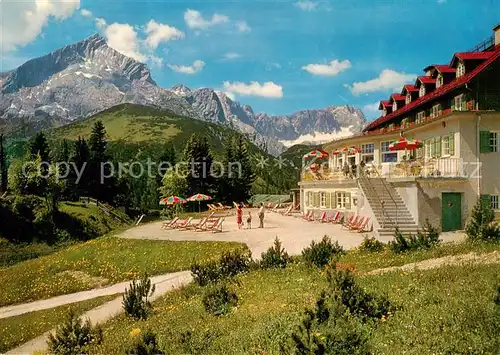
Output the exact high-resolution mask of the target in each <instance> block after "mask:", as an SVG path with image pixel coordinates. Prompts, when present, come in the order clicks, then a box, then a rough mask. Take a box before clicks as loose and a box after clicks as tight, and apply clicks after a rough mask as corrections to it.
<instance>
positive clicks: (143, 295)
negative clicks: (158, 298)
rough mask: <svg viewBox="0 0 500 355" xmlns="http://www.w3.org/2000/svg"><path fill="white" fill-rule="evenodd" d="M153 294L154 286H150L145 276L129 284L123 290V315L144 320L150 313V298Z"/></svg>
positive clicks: (149, 281) (149, 280)
mask: <svg viewBox="0 0 500 355" xmlns="http://www.w3.org/2000/svg"><path fill="white" fill-rule="evenodd" d="M154 292H155V286H154V285H152V284H151V279H150V278H149V277H148V275H147V274H144V276H143V278H142V279H140V280H138V281H136V280H133V281H132V282H131V283H130V288H129V289H125V294H124V295H123V301H122V304H123V309H124V310H125V313H126V314H127V315H129V316H131V317H134V318H135V319H146V318H147V316H148V314H149V312H150V311H151V302H149V300H148V297H151V296H152V295H153V293H154Z"/></svg>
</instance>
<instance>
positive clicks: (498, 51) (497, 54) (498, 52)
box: [363, 45, 500, 132]
mask: <svg viewBox="0 0 500 355" xmlns="http://www.w3.org/2000/svg"><path fill="white" fill-rule="evenodd" d="M488 53H491V54H489V58H488V60H486V61H484V62H483V63H481V64H479V65H478V66H477V67H476V68H475V69H474V70H472V71H470V72H469V73H466V74H465V75H462V76H461V77H459V78H457V79H455V80H453V81H452V82H450V83H448V84H445V85H443V86H441V87H439V88H438V89H436V90H434V91H433V92H431V93H429V94H427V95H425V96H422V97H419V98H418V99H416V100H415V101H412V102H410V103H409V104H408V105H405V106H403V107H401V108H400V109H399V110H397V111H395V112H393V113H391V114H389V115H387V116H384V117H380V118H378V119H376V120H375V121H373V122H371V123H370V124H369V125H368V126H366V127H365V129H363V131H364V132H366V131H368V130H370V129H373V128H375V127H377V126H380V125H381V124H384V123H386V122H389V121H390V120H392V119H394V118H396V117H398V116H400V115H401V114H403V113H406V112H408V111H410V110H412V109H415V108H417V107H419V106H421V105H422V104H425V103H427V102H429V101H432V100H434V99H437V98H439V97H441V96H443V95H445V94H447V93H449V92H450V91H452V90H454V89H456V88H458V87H460V86H462V85H465V84H466V83H469V82H470V81H471V80H472V79H474V78H475V77H476V76H478V75H479V74H480V73H481V72H482V71H483V70H485V69H486V68H487V67H489V66H490V65H491V64H493V63H494V62H495V61H496V60H497V59H499V58H500V45H497V46H496V47H495V49H494V50H493V51H491V52H488ZM419 78H420V77H419Z"/></svg>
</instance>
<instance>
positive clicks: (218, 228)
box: [209, 218, 224, 233]
mask: <svg viewBox="0 0 500 355" xmlns="http://www.w3.org/2000/svg"><path fill="white" fill-rule="evenodd" d="M223 222H224V218H221V219H219V220H218V221H217V223H215V224H214V225H212V226H211V227H210V228H209V230H210V231H212V233H221V232H222V223H223Z"/></svg>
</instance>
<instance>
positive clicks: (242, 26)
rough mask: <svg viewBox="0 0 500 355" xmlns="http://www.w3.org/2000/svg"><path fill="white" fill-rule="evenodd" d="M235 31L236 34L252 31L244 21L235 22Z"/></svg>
mask: <svg viewBox="0 0 500 355" xmlns="http://www.w3.org/2000/svg"><path fill="white" fill-rule="evenodd" d="M236 29H237V30H238V32H243V33H248V32H250V31H252V29H251V28H250V26H248V23H247V22H246V21H237V22H236Z"/></svg>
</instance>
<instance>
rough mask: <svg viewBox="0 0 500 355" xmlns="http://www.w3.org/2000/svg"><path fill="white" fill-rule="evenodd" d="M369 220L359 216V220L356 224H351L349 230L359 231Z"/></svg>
mask: <svg viewBox="0 0 500 355" xmlns="http://www.w3.org/2000/svg"><path fill="white" fill-rule="evenodd" d="M367 218H368V217H363V216H359V218H358V220H357V221H356V222H354V223H351V224H350V225H349V227H348V228H349V230H350V231H353V230H356V229H358V228H359V227H360V226H361V225H362V224H363V223H365V221H366V219H367Z"/></svg>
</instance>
